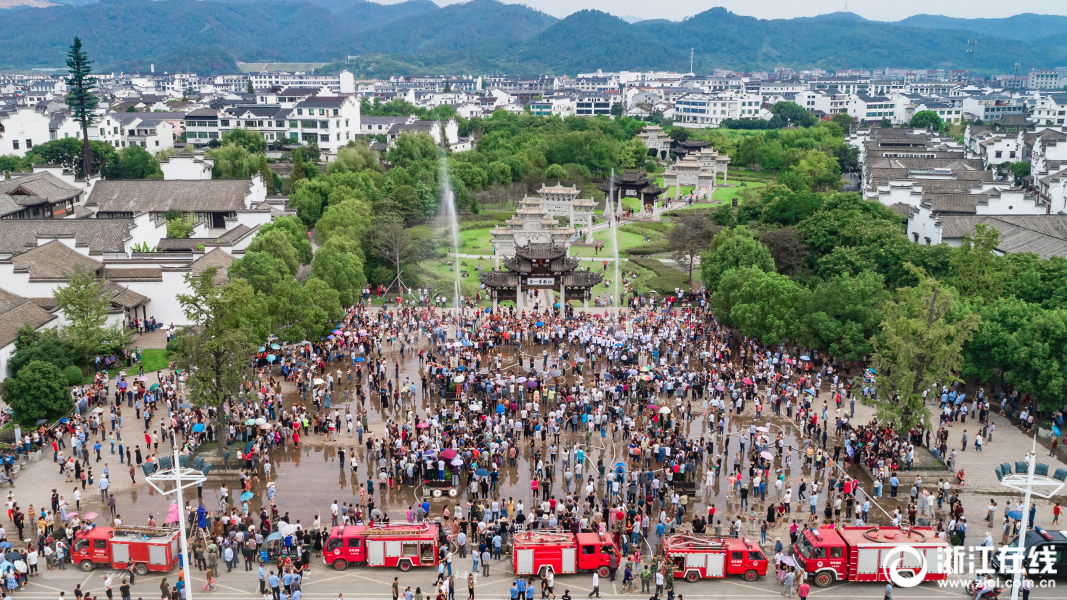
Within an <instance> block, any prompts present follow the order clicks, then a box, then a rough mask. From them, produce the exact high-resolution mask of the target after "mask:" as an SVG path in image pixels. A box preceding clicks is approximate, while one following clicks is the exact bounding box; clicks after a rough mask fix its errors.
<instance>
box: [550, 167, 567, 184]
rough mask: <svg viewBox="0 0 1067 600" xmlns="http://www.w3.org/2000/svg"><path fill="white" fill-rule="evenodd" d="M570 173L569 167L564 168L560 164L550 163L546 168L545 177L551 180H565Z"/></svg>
mask: <svg viewBox="0 0 1067 600" xmlns="http://www.w3.org/2000/svg"><path fill="white" fill-rule="evenodd" d="M568 177H570V174H569V173H567V169H564V168H563V167H561V166H560V165H548V168H547V169H545V179H547V180H549V181H564V180H566V179H567V178H568Z"/></svg>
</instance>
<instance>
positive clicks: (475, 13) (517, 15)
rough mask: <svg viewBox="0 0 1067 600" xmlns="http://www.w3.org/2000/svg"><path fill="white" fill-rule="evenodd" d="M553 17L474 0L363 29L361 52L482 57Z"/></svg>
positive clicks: (539, 29)
mask: <svg viewBox="0 0 1067 600" xmlns="http://www.w3.org/2000/svg"><path fill="white" fill-rule="evenodd" d="M556 20H557V19H556V18H555V17H553V16H550V15H547V14H545V13H543V12H539V11H536V10H534V9H532V8H529V7H527V6H523V5H521V4H501V3H500V2H496V1H494V0H472V1H471V2H468V3H466V4H450V5H448V6H445V7H442V8H438V9H436V10H433V11H431V12H427V13H423V14H418V15H413V16H409V17H405V18H402V19H397V20H396V21H393V22H392V23H388V24H386V25H382V26H381V27H376V28H374V29H370V30H368V31H365V32H363V34H362V35H361V36H360V38H359V42H358V46H359V48H360V49H361V50H363V51H364V52H380V53H385V54H401V55H408V54H420V53H449V52H456V51H469V52H471V53H476V54H478V55H480V56H481V57H483V58H491V57H489V56H486V55H485V54H486V53H489V52H493V53H500V52H504V51H506V50H507V49H509V48H511V47H513V46H515V45H517V44H519V43H521V42H522V41H523V40H526V39H529V38H531V37H533V36H535V35H537V34H538V33H540V32H542V31H544V30H545V29H547V28H548V27H549V26H551V25H552V24H553V23H555V22H556Z"/></svg>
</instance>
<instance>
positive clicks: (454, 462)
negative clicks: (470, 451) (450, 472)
mask: <svg viewBox="0 0 1067 600" xmlns="http://www.w3.org/2000/svg"><path fill="white" fill-rule="evenodd" d="M462 464H463V459H462V458H460V457H458V456H457V457H455V458H453V459H452V466H453V467H458V466H460V465H462Z"/></svg>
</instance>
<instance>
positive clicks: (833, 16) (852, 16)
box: [793, 11, 867, 21]
mask: <svg viewBox="0 0 1067 600" xmlns="http://www.w3.org/2000/svg"><path fill="white" fill-rule="evenodd" d="M793 20H794V21H866V20H867V19H864V18H863V17H861V16H859V15H857V14H856V13H854V12H845V11H838V12H832V13H826V14H825V15H816V16H814V17H797V18H795V19H793Z"/></svg>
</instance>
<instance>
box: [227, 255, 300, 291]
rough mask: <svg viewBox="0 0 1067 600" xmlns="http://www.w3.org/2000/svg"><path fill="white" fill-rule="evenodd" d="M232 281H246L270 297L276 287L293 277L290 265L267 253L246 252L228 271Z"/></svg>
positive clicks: (254, 288)
mask: <svg viewBox="0 0 1067 600" xmlns="http://www.w3.org/2000/svg"><path fill="white" fill-rule="evenodd" d="M226 273H227V275H229V277H230V279H237V278H240V279H244V280H245V281H247V282H248V283H249V285H251V286H252V289H253V290H255V291H256V292H258V293H260V294H266V295H270V293H271V291H272V290H273V289H274V286H276V285H279V284H280V283H281V282H282V281H286V280H288V279H290V278H291V277H292V274H291V273H290V272H289V267H288V265H286V264H285V261H283V260H282V259H280V258H276V257H275V256H273V255H272V254H269V253H267V252H245V255H244V256H242V257H241V258H239V259H237V260H235V261H233V264H231V265H230V267H229V269H227V271H226Z"/></svg>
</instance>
